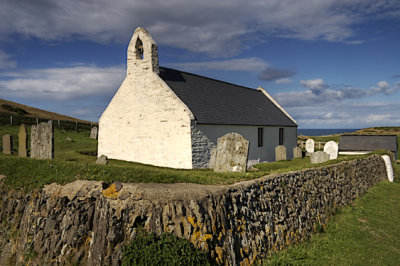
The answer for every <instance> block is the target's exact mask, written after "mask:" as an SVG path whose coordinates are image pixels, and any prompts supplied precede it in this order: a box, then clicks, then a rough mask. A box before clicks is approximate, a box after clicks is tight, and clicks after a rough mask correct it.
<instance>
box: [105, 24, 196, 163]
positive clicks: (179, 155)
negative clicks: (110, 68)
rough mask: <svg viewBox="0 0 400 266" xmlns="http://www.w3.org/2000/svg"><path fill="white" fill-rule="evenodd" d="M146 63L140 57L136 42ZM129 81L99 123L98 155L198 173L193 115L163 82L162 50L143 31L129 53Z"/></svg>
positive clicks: (130, 46) (133, 38) (136, 35)
mask: <svg viewBox="0 0 400 266" xmlns="http://www.w3.org/2000/svg"><path fill="white" fill-rule="evenodd" d="M138 37H139V38H140V39H141V41H142V42H143V46H144V47H143V49H144V54H143V59H138V58H137V57H136V48H135V44H136V39H137V38H138ZM127 65H128V69H127V76H126V78H125V80H124V81H123V83H122V85H121V87H120V88H119V90H118V91H117V93H116V94H115V96H114V98H113V99H112V100H111V102H110V104H109V105H108V107H107V109H106V110H105V111H104V113H103V115H102V116H101V118H100V120H99V142H98V143H99V144H98V155H99V156H100V155H106V156H107V157H108V158H111V159H119V160H126V161H134V162H139V163H145V164H153V165H158V166H166V167H174V168H188V169H190V168H192V153H191V144H192V143H191V130H190V121H191V119H192V118H193V114H192V113H191V112H190V110H189V109H188V108H187V107H186V105H185V104H184V103H183V102H182V101H181V100H180V99H179V98H178V97H177V96H176V95H175V93H174V92H173V91H172V90H171V89H170V88H169V87H168V85H167V84H166V83H165V82H164V81H163V80H162V79H161V78H160V77H159V76H158V54H157V46H156V44H155V42H154V40H153V39H152V38H151V36H150V35H149V34H148V33H147V31H145V30H144V29H141V28H138V29H137V30H136V31H135V34H134V35H133V37H132V40H131V43H130V44H129V48H128V63H127Z"/></svg>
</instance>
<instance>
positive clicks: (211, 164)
mask: <svg viewBox="0 0 400 266" xmlns="http://www.w3.org/2000/svg"><path fill="white" fill-rule="evenodd" d="M216 158H217V148H214V149H212V150H211V155H210V161H209V162H208V168H210V169H214V167H215V160H216Z"/></svg>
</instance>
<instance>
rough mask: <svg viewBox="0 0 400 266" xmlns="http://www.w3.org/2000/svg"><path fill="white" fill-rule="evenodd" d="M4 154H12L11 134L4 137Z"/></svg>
mask: <svg viewBox="0 0 400 266" xmlns="http://www.w3.org/2000/svg"><path fill="white" fill-rule="evenodd" d="M2 139H3V154H8V155H9V154H12V150H13V137H12V136H11V135H10V134H5V135H3V138H2Z"/></svg>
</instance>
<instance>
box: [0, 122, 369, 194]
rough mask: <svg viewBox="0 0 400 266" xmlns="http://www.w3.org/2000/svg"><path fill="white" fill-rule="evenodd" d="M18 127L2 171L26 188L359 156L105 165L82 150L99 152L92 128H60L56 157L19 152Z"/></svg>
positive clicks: (235, 177) (264, 169)
mask: <svg viewBox="0 0 400 266" xmlns="http://www.w3.org/2000/svg"><path fill="white" fill-rule="evenodd" d="M18 129H19V127H16V126H14V127H11V126H2V127H0V134H1V135H2V134H6V133H9V134H12V135H13V136H14V155H11V156H10V155H3V154H1V155H0V174H3V175H5V176H7V179H6V184H7V185H9V186H10V187H11V188H14V189H17V188H23V189H24V190H25V191H30V190H33V189H40V188H42V187H43V186H44V185H46V184H50V183H53V182H56V183H59V184H65V183H68V182H73V181H75V180H78V179H85V180H98V181H104V182H106V183H111V182H114V181H121V182H131V183H142V182H154V183H197V184H207V185H209V184H214V185H222V184H233V183H235V182H239V181H245V180H251V179H255V178H258V177H261V176H264V175H268V174H271V173H280V172H287V171H295V170H300V169H304V168H311V167H315V166H322V165H328V164H334V163H337V162H340V161H344V160H350V159H353V158H355V157H353V156H340V157H339V158H338V159H337V160H332V161H328V162H326V163H323V164H320V165H311V163H310V160H309V158H303V159H295V160H290V161H280V162H272V163H262V164H258V165H256V167H257V168H259V169H260V171H257V172H247V173H214V172H213V171H212V170H209V169H201V170H183V169H172V168H164V167H156V166H152V165H145V164H140V163H133V162H125V161H118V160H109V164H108V165H106V166H103V165H97V164H95V161H96V157H95V156H89V155H85V154H82V152H85V153H87V152H89V153H95V152H96V150H97V141H96V140H92V139H90V138H89V133H90V132H89V131H88V130H84V131H82V132H79V133H76V132H74V131H65V130H58V129H56V130H55V137H54V145H55V152H54V154H55V155H54V160H34V159H30V158H19V157H17V156H16V154H17V150H18V147H17V144H18V143H17V141H18V138H17V136H18ZM28 135H29V134H28ZM67 137H69V138H71V139H72V141H67V140H66V138H67ZM0 141H1V140H0ZM360 157H365V155H364V156H357V158H360Z"/></svg>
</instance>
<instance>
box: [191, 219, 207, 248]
mask: <svg viewBox="0 0 400 266" xmlns="http://www.w3.org/2000/svg"><path fill="white" fill-rule="evenodd" d="M187 221H188V222H189V223H190V224H191V225H192V226H193V233H192V236H191V237H190V242H191V243H193V245H195V246H197V247H201V248H203V249H205V250H208V244H207V240H209V239H211V238H212V237H213V236H212V234H203V233H202V232H201V231H202V229H205V228H203V227H204V225H203V224H202V223H200V222H197V221H196V218H195V217H192V216H189V217H187Z"/></svg>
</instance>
